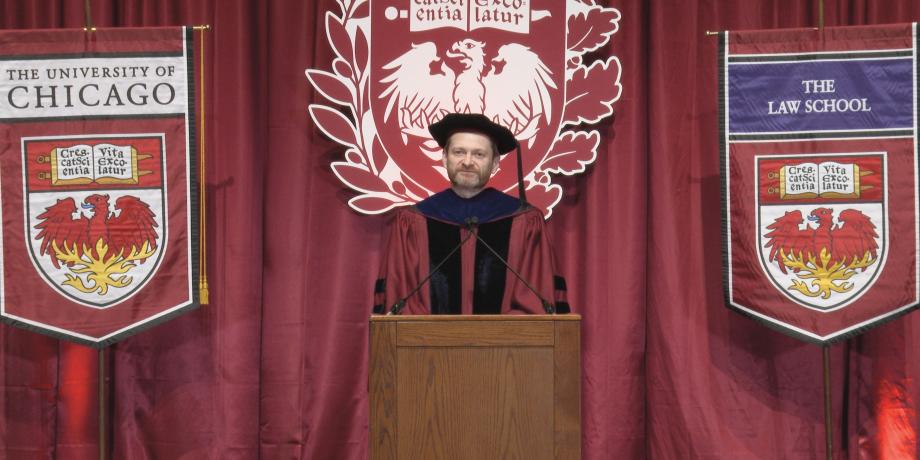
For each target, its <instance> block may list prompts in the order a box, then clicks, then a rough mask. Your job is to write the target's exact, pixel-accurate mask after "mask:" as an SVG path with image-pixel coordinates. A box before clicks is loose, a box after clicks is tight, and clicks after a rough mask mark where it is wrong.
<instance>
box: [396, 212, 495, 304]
mask: <svg viewBox="0 0 920 460" xmlns="http://www.w3.org/2000/svg"><path fill="white" fill-rule="evenodd" d="M465 222H466V227H467V230H469V232H468V233H467V235H466V236H465V237H464V238H463V239H462V240H460V243H458V244H457V245H456V246H454V248H453V249H451V250H450V252H449V253H447V255H446V256H444V258H443V259H441V261H440V262H438V264H437V265H435V266H434V268H432V269H431V271H429V272H428V276H426V277H425V278H424V279H423V280H422V281H420V282H419V283H418V284H417V285H416V286H415V287H414V288H413V289H412V290H411V291H409V293H408V294H406V296H405V297H403V298H401V299H399V300H397V301H396V302H395V303H393V306H391V307H390V311H388V312H387V316H390V315H398V314H399V312H401V311H402V309H403V308H404V307H405V306H406V300H408V299H409V297H412V296H413V295H414V294H415V293H416V292H418V290H419V289H421V288H422V286H424V285H425V283H427V282H428V280H429V279H431V277H432V276H433V275H434V274H435V272H437V271H438V270H440V269H441V266H442V265H444V264H445V263H447V261H448V259H450V258H451V257H452V256H453V255H454V254H455V253H456V252H457V250H459V249H460V248H461V247H462V246H463V245H464V244H465V243H466V242H467V241H469V239H470V238H471V237H472V236H473V233H475V232H473V226H474V225H475V223H476V222H479V219H477V218H475V217H467V218H466V221H465Z"/></svg>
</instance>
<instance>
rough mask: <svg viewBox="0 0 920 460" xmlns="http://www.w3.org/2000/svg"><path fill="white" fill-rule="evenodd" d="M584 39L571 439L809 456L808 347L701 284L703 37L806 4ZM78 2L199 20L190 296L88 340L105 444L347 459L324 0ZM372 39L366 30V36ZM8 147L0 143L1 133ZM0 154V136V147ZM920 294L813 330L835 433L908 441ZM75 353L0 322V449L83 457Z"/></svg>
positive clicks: (872, 453) (357, 444)
mask: <svg viewBox="0 0 920 460" xmlns="http://www.w3.org/2000/svg"><path fill="white" fill-rule="evenodd" d="M83 3H84V2H83V1H81V0H36V1H34V2H21V1H13V0H0V27H3V28H5V29H11V28H58V27H82V26H83ZM603 3H604V4H605V5H607V6H612V7H616V8H617V9H618V10H619V11H620V12H621V14H622V19H621V21H620V27H619V31H618V32H617V33H616V34H615V35H614V36H613V39H612V42H611V43H610V44H609V45H608V46H607V48H606V49H604V50H603V51H604V52H605V53H606V52H609V53H610V54H613V55H616V56H618V57H619V60H620V63H621V67H622V72H623V74H622V84H623V93H622V97H621V98H620V100H619V101H618V102H616V104H615V105H614V108H615V110H616V115H615V117H614V121H613V122H610V121H609V120H607V121H604V122H602V123H600V124H599V125H597V129H599V130H600V132H601V136H602V142H601V145H600V147H599V149H598V158H597V160H596V162H595V163H594V164H592V165H591V166H589V167H588V170H587V171H586V172H585V173H584V174H581V175H578V176H573V177H564V178H560V179H559V182H558V183H560V184H561V185H562V187H563V189H564V195H563V198H562V201H561V202H560V204H559V205H558V206H557V207H556V208H555V209H554V215H553V217H552V218H551V219H550V221H549V231H550V232H551V234H552V236H553V241H554V243H555V246H556V252H557V256H559V262H560V270H561V272H562V273H563V274H564V275H565V276H566V277H567V279H568V287H569V301H570V303H571V304H572V306H573V309H574V311H575V312H577V313H580V314H582V315H583V325H582V328H583V330H582V373H583V375H582V377H583V380H582V381H583V383H582V401H583V410H582V418H583V419H582V432H583V453H584V458H586V459H592V460H593V459H596V460H602V459H610V458H653V459H687V458H703V459H726V458H732V459H810V458H819V457H822V456H823V455H824V416H823V393H822V361H821V349H820V347H816V346H813V345H809V344H805V343H802V342H799V341H797V340H794V339H791V338H788V337H786V336H783V335H781V334H779V333H777V332H774V331H772V330H770V329H767V328H765V327H763V326H762V325H760V324H757V323H755V322H753V321H751V320H749V319H747V318H743V317H741V316H740V315H737V314H734V313H731V312H729V311H728V310H727V309H726V308H725V307H724V305H723V299H722V284H721V283H722V273H721V253H720V251H721V242H720V238H721V236H720V229H721V223H720V215H721V210H720V179H719V153H718V152H719V148H718V138H717V119H718V100H717V91H716V71H717V69H716V55H717V49H718V47H717V43H716V38H714V37H709V36H706V35H705V31H707V30H737V29H771V28H786V27H811V26H813V25H815V24H816V23H817V14H818V13H817V6H816V2H814V1H805V0H783V1H780V0H751V1H748V2H744V3H743V4H741V3H738V2H731V1H727V0H721V1H720V0H688V1H677V0H652V1H645V0H622V1H606V2H603ZM825 3H826V5H827V7H826V25H827V26H835V25H851V24H877V23H887V22H907V21H912V20H918V19H920V6H918V5H917V4H916V3H915V2H914V1H912V0H892V1H881V0H877V1H869V0H849V1H846V0H838V1H831V0H828V1H826V2H825ZM91 5H92V8H93V19H94V25H96V26H97V27H109V26H163V25H181V24H184V25H193V24H210V25H211V27H212V28H211V30H210V31H209V32H207V33H206V40H207V48H206V52H205V62H206V65H207V68H206V80H205V84H206V97H207V105H206V106H205V111H206V115H208V119H207V135H208V137H207V140H206V148H207V152H206V153H207V165H208V170H207V181H206V182H207V183H206V189H207V193H208V222H207V228H208V232H209V233H208V238H209V239H208V273H209V282H210V288H211V291H210V292H211V304H210V305H206V306H202V307H201V308H200V309H198V310H196V311H194V312H191V313H189V314H186V315H184V316H181V317H178V318H176V319H174V320H172V321H170V322H168V323H166V324H163V325H161V326H158V327H155V328H152V329H150V330H147V331H144V332H142V333H140V334H138V335H136V336H134V337H131V338H128V339H126V340H125V341H123V342H121V343H118V344H117V345H115V346H113V347H110V348H109V349H108V350H107V352H106V353H107V354H108V355H109V356H110V358H109V359H110V364H111V366H110V378H111V384H112V391H111V400H110V403H111V405H110V407H109V413H108V414H107V415H108V416H109V420H110V422H111V424H112V425H111V433H110V436H109V439H110V443H111V456H112V458H118V459H148V458H169V459H200V458H213V459H253V458H299V459H362V458H366V457H367V455H368V448H367V417H368V409H367V394H366V392H367V348H368V343H367V317H368V314H369V312H370V308H371V304H372V295H371V294H372V283H373V281H374V278H375V277H376V271H377V266H378V262H379V258H380V255H381V253H380V250H381V249H382V248H381V243H382V239H381V237H382V234H383V229H384V226H385V225H386V223H387V220H388V218H387V217H386V216H364V215H359V214H357V213H355V212H354V211H352V210H351V209H350V208H348V206H347V204H346V202H347V201H348V199H350V198H351V197H352V196H354V194H353V193H352V192H351V191H350V190H348V189H346V188H345V187H344V186H343V185H341V183H340V182H339V181H338V180H337V178H336V177H335V176H334V175H333V173H332V171H331V169H330V166H329V165H330V163H331V162H332V161H336V160H339V159H341V158H342V155H343V149H342V148H341V147H340V146H338V145H337V144H336V143H335V142H333V141H332V140H330V139H328V138H326V137H325V136H324V135H323V134H322V133H321V132H320V131H319V130H318V129H317V128H316V127H315V126H314V125H313V124H312V122H311V121H310V118H309V114H308V112H307V108H308V106H309V104H312V103H322V104H326V101H325V100H324V99H323V97H322V96H321V95H319V94H317V93H315V92H314V91H313V89H312V87H311V85H310V84H309V82H308V81H307V79H306V77H305V75H304V70H305V69H307V68H319V69H328V68H330V66H331V60H332V57H333V54H332V51H331V49H330V47H329V44H328V43H327V41H326V35H325V25H324V24H325V16H326V12H327V11H336V12H338V11H339V10H338V5H337V3H336V2H335V1H334V0H317V1H313V2H304V1H301V0H275V1H271V2H259V1H254V0H222V1H218V0H195V1H179V0H172V1H162V0H92V1H91ZM384 46H385V45H384ZM3 154H9V153H8V152H6V153H4V152H0V155H3ZM0 161H2V156H0ZM918 327H920V316H918V315H917V314H912V315H908V316H906V317H904V318H900V319H898V320H895V321H893V322H891V323H889V324H886V325H883V326H880V327H878V328H875V329H873V330H870V331H869V332H867V333H865V334H863V335H862V336H859V337H857V338H855V339H852V340H850V341H849V342H847V343H842V344H837V345H834V346H833V347H832V348H831V356H832V363H831V364H832V377H833V382H834V390H833V406H834V420H835V422H834V435H835V441H834V442H835V447H836V450H837V455H838V457H839V458H848V459H862V458H898V459H900V458H913V457H916V454H917V451H918V444H917V440H916V435H915V433H916V432H917V429H918V420H917V417H916V409H917V401H920V399H918V398H920V394H918V392H920V387H918V383H917V379H918V377H920V360H918V359H917V358H918V352H917V350H918V349H920V348H918V347H920V337H918V335H920V334H918V333H917V332H916V331H918V329H917V328H918ZM96 364H97V363H96V353H95V351H92V350H88V349H85V348H83V347H80V346H77V345H72V344H67V343H63V342H58V341H57V340H53V339H49V338H47V337H43V336H40V335H36V334H34V333H30V332H26V331H22V330H18V329H14V328H11V327H9V326H6V325H4V326H0V458H10V459H19V458H48V457H54V458H74V459H82V458H96V457H97V456H98V454H97V453H96V449H97V448H98V446H97V435H98V432H97V431H96V430H97V427H96V417H98V413H97V404H98V401H96V399H95V398H96V396H95V394H96V391H97V386H96V385H97V384H98V381H97V377H96V367H95V366H96Z"/></svg>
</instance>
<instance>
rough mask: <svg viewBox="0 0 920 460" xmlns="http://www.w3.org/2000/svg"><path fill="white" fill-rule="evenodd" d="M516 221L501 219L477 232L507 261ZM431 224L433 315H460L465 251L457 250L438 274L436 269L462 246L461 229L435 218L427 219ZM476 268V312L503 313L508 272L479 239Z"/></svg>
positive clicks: (429, 230) (474, 301)
mask: <svg viewBox="0 0 920 460" xmlns="http://www.w3.org/2000/svg"><path fill="white" fill-rule="evenodd" d="M512 220H513V219H511V218H506V219H500V220H497V221H494V222H489V223H485V224H482V225H480V226H479V227H478V229H477V231H478V232H479V236H480V237H481V238H482V239H483V240H484V241H485V242H486V244H488V245H489V246H490V247H491V248H492V249H493V250H495V252H497V253H498V254H499V255H500V256H501V257H502V258H503V259H506V258H507V257H508V241H509V237H510V234H511V222H512ZM427 222H428V253H429V264H430V265H429V270H431V271H433V274H432V276H431V279H430V280H429V290H430V293H431V313H432V314H435V315H442V314H460V313H461V306H460V304H461V278H462V274H461V267H462V263H461V255H460V253H461V251H460V250H457V252H455V253H454V254H453V255H451V256H450V258H448V259H447V260H446V261H445V262H444V264H443V265H441V268H440V269H438V270H437V271H434V268H435V267H437V266H438V264H439V263H441V262H442V261H444V260H445V258H447V256H448V254H450V252H451V251H452V250H453V249H454V248H456V247H457V245H459V244H460V227H458V226H457V225H454V224H450V223H446V222H442V221H439V220H435V219H431V218H429V219H427ZM473 238H475V236H474V237H473ZM474 266H475V273H474V274H473V313H474V314H480V315H481V314H499V313H501V303H502V296H503V295H504V294H505V276H506V273H507V269H506V268H505V266H504V264H502V262H501V260H499V259H498V258H497V257H495V255H494V254H493V253H492V251H489V249H488V248H486V247H485V246H484V245H483V243H482V242H481V241H478V240H477V241H476V260H475V264H474Z"/></svg>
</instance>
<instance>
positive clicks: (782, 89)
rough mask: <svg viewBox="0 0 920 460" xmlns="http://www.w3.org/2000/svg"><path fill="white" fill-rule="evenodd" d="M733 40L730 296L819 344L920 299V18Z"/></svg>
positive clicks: (727, 69) (727, 135)
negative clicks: (919, 52) (919, 33)
mask: <svg viewBox="0 0 920 460" xmlns="http://www.w3.org/2000/svg"><path fill="white" fill-rule="evenodd" d="M720 39H721V52H720V61H719V64H720V72H719V75H720V79H721V81H720V111H721V113H720V115H721V117H720V136H721V145H722V149H721V150H722V151H721V156H722V203H723V247H724V251H723V253H724V264H723V269H724V274H725V291H726V292H725V295H726V301H727V303H728V305H729V307H730V308H732V309H735V310H737V311H739V312H742V313H744V314H747V315H749V316H751V317H754V318H756V319H758V320H761V321H764V322H765V323H767V324H768V325H771V326H773V327H775V328H777V329H779V330H781V331H783V332H786V333H788V334H790V335H793V336H796V337H799V338H801V339H804V340H808V341H811V342H815V343H828V342H832V341H835V340H839V339H842V338H846V337H849V336H852V335H854V334H858V333H859V332H861V331H863V330H865V329H866V328H868V327H871V326H873V325H876V324H879V323H881V322H883V321H886V320H890V319H893V318H895V317H897V316H898V315H900V314H903V313H906V312H908V311H910V310H912V309H914V308H916V307H917V305H918V292H920V289H918V282H920V277H918V260H917V257H918V249H920V247H918V238H920V237H918V234H920V231H918V195H917V194H918V165H917V160H918V154H917V148H918V147H917V118H918V106H917V84H918V71H917V62H918V61H917V36H916V25H915V24H914V25H911V24H905V25H895V26H880V27H846V28H827V29H824V30H820V31H818V30H813V29H803V30H791V31H789V30H785V31H760V32H729V33H723V34H721V36H720Z"/></svg>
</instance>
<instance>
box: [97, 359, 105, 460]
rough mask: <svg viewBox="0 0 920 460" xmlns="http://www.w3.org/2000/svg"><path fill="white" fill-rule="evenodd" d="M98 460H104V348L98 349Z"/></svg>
mask: <svg viewBox="0 0 920 460" xmlns="http://www.w3.org/2000/svg"><path fill="white" fill-rule="evenodd" d="M98 356H99V460H105V457H106V456H105V450H106V449H105V431H106V430H105V428H106V426H105V424H106V419H105V406H106V405H105V396H106V391H105V348H100V349H99V353H98Z"/></svg>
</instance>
